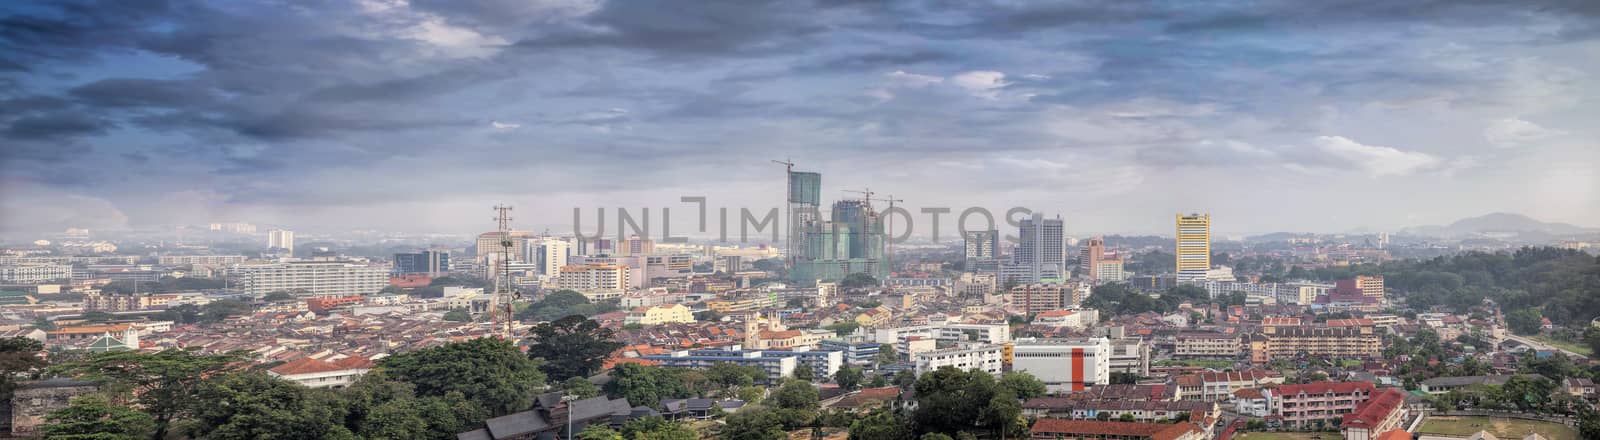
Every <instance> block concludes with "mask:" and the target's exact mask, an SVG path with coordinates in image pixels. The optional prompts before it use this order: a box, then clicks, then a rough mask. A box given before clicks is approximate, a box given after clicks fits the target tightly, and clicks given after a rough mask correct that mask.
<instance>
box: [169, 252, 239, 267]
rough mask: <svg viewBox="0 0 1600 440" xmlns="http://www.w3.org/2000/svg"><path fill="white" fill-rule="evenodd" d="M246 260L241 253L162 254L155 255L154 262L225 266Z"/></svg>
mask: <svg viewBox="0 0 1600 440" xmlns="http://www.w3.org/2000/svg"><path fill="white" fill-rule="evenodd" d="M245 260H246V258H245V256H243V255H162V256H160V257H156V264H160V265H162V266H182V265H190V264H198V265H202V266H226V265H229V264H239V263H243V262H244V261H245Z"/></svg>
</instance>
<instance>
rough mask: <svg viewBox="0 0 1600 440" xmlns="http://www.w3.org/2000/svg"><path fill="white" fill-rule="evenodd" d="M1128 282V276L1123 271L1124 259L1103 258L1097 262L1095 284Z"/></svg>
mask: <svg viewBox="0 0 1600 440" xmlns="http://www.w3.org/2000/svg"><path fill="white" fill-rule="evenodd" d="M1127 280H1128V274H1127V273H1126V272H1123V271H1122V258H1121V257H1118V256H1115V255H1112V256H1108V257H1105V258H1101V259H1100V261H1097V262H1095V266H1094V282H1095V283H1118V282H1123V281H1127Z"/></svg>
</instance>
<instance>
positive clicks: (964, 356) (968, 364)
mask: <svg viewBox="0 0 1600 440" xmlns="http://www.w3.org/2000/svg"><path fill="white" fill-rule="evenodd" d="M1004 352H1005V346H1003V345H998V344H974V345H970V346H966V347H960V348H950V349H944V350H934V351H929V352H924V353H917V355H916V357H915V361H916V364H917V375H919V376H920V375H923V374H927V373H928V372H930V371H933V370H937V369H940V368H943V367H955V368H956V369H958V370H979V371H983V372H985V373H989V374H993V375H999V374H1000V373H1001V368H1002V363H1003V359H1002V356H1003V353H1004Z"/></svg>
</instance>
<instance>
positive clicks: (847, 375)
mask: <svg viewBox="0 0 1600 440" xmlns="http://www.w3.org/2000/svg"><path fill="white" fill-rule="evenodd" d="M863 377H864V376H863V374H862V373H861V368H859V367H851V366H844V367H839V371H835V372H833V383H836V384H839V388H843V389H845V390H846V391H851V390H855V389H857V388H860V387H861V379H862V378H863Z"/></svg>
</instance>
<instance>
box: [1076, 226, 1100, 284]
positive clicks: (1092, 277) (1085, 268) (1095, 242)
mask: <svg viewBox="0 0 1600 440" xmlns="http://www.w3.org/2000/svg"><path fill="white" fill-rule="evenodd" d="M1105 256H1106V239H1105V237H1095V238H1091V239H1088V240H1084V241H1083V249H1082V250H1081V251H1079V252H1078V269H1079V272H1081V273H1082V274H1083V278H1084V279H1087V280H1089V281H1090V282H1094V281H1098V280H1099V279H1100V260H1101V259H1104V258H1105Z"/></svg>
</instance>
